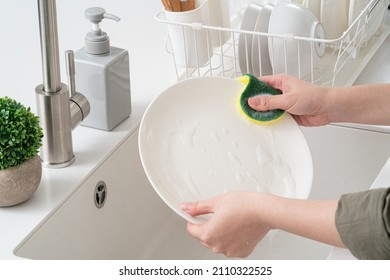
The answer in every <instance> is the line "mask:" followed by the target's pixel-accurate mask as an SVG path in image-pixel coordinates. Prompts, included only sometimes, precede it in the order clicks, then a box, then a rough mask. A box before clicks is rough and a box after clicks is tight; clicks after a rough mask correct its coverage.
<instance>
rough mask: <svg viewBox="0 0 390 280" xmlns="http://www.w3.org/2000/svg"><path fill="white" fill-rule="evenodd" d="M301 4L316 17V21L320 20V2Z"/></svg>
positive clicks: (307, 1) (317, 0) (307, 0)
mask: <svg viewBox="0 0 390 280" xmlns="http://www.w3.org/2000/svg"><path fill="white" fill-rule="evenodd" d="M340 1H344V0H340ZM303 4H304V6H305V7H306V8H308V9H309V10H310V11H311V12H312V13H313V14H314V15H315V16H316V18H317V19H318V20H320V19H321V0H305V1H304V3H303Z"/></svg>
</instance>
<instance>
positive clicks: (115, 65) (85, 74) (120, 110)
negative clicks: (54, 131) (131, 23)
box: [75, 7, 131, 131]
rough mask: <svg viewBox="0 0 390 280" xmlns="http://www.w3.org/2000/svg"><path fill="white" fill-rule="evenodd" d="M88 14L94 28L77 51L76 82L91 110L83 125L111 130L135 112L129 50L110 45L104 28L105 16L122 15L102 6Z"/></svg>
mask: <svg viewBox="0 0 390 280" xmlns="http://www.w3.org/2000/svg"><path fill="white" fill-rule="evenodd" d="M85 17H86V18H87V19H88V20H89V21H91V22H92V30H91V31H90V32H88V33H87V34H86V36H85V46H84V47H83V48H81V49H80V50H78V51H77V52H76V53H75V66H76V84H77V87H78V90H79V91H80V92H82V93H83V94H84V95H85V96H86V97H87V99H88V100H89V103H90V105H91V112H90V114H89V116H88V118H86V119H85V120H84V121H83V122H82V123H81V125H84V126H88V127H92V128H98V129H102V130H106V131H110V130H112V129H113V128H115V127H116V126H117V125H118V124H120V123H121V122H122V121H123V120H125V119H126V118H128V117H129V116H130V114H131V96H130V69H129V53H128V52H127V50H124V49H120V48H116V47H112V46H110V38H109V37H108V35H107V33H105V32H103V31H102V30H101V29H100V22H101V21H102V20H103V19H105V18H106V19H113V20H115V21H119V20H120V18H118V17H117V16H115V15H111V14H108V13H106V11H105V10H104V9H103V8H98V7H93V8H89V9H87V10H86V11H85Z"/></svg>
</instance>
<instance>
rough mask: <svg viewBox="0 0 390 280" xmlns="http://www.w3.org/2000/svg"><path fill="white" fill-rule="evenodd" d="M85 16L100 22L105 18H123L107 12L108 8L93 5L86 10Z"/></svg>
mask: <svg viewBox="0 0 390 280" xmlns="http://www.w3.org/2000/svg"><path fill="white" fill-rule="evenodd" d="M85 17H86V18H87V19H88V20H89V21H90V22H92V23H96V24H98V23H100V22H101V21H102V20H103V19H104V18H107V19H112V20H115V21H120V20H121V19H120V18H119V17H117V16H116V15H113V14H108V13H106V10H105V9H103V8H99V7H92V8H88V9H86V10H85Z"/></svg>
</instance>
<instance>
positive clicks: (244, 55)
mask: <svg viewBox="0 0 390 280" xmlns="http://www.w3.org/2000/svg"><path fill="white" fill-rule="evenodd" d="M262 9H263V6H262V5H261V4H259V3H251V4H250V5H249V6H248V7H247V9H246V11H245V14H244V17H243V18H242V22H241V27H240V30H245V31H253V30H254V29H255V25H256V21H257V18H258V16H259V14H260V13H261V10H262ZM252 37H253V35H251V34H245V33H240V37H239V39H238V63H239V65H240V70H241V73H242V74H247V73H252V63H251V60H252V58H251V50H252Z"/></svg>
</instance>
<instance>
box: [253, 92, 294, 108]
mask: <svg viewBox="0 0 390 280" xmlns="http://www.w3.org/2000/svg"><path fill="white" fill-rule="evenodd" d="M248 104H249V106H250V107H251V108H252V109H254V110H256V111H269V110H274V109H282V110H287V109H288V108H287V102H286V98H285V96H283V94H280V95H257V96H253V97H250V98H249V99H248Z"/></svg>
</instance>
